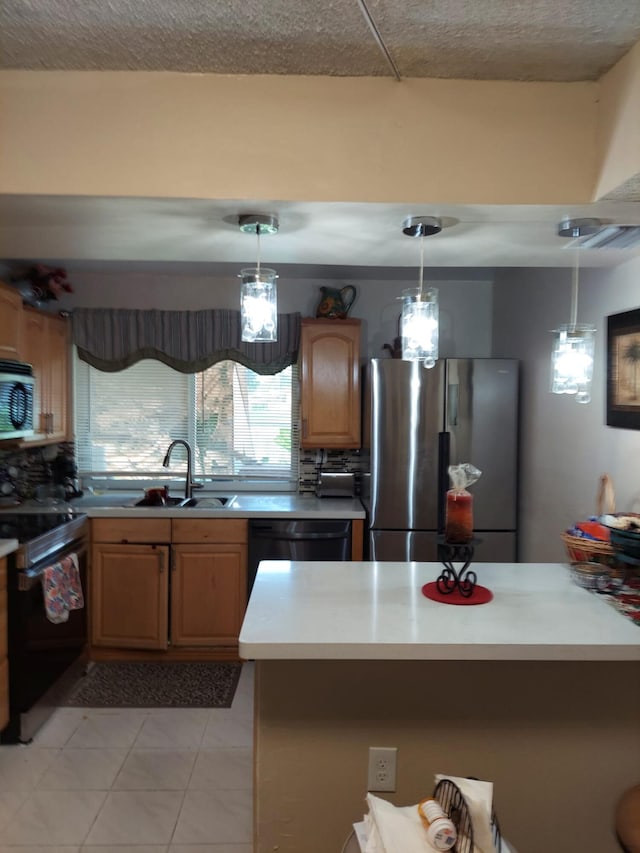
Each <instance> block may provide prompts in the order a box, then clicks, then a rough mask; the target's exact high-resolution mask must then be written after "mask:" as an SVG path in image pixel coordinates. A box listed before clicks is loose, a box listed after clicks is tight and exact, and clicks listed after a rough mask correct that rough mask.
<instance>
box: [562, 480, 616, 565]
mask: <svg viewBox="0 0 640 853" xmlns="http://www.w3.org/2000/svg"><path fill="white" fill-rule="evenodd" d="M615 509H616V501H615V494H614V491H613V483H612V482H611V477H610V476H609V475H608V474H603V475H602V476H601V477H600V486H599V489H598V497H597V501H596V515H597V516H598V517H599V516H601V515H603V513H613V512H615ZM560 538H561V539H562V541H563V542H564V544H565V547H566V549H567V553H568V555H569V561H570V562H571V563H600V564H601V565H605V566H609V567H610V568H612V569H616V568H620V565H621V564H620V561H619V560H618V559H617V557H616V552H615V551H614V549H613V548H612V547H611V545H610V544H609V543H608V542H599V541H598V540H596V539H584V538H583V537H582V536H572V535H571V534H570V533H566V532H565V533H562V534H561V537H560Z"/></svg>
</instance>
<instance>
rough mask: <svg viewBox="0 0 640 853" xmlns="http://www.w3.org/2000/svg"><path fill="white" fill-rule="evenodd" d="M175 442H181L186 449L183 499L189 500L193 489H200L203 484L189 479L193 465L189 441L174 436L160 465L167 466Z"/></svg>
mask: <svg viewBox="0 0 640 853" xmlns="http://www.w3.org/2000/svg"><path fill="white" fill-rule="evenodd" d="M176 444H181V445H182V446H183V447H185V448H186V451H187V478H186V480H185V484H184V499H185V501H190V500H191V498H192V497H193V489H202V488H203V486H202V483H194V481H193V480H192V479H191V477H192V475H193V465H192V459H193V451H192V450H191V445H190V444H189V442H188V441H185V440H184V439H182V438H176V440H175V441H172V442H171V444H170V445H169V447H168V448H167V452H166V453H165V456H164V459H163V460H162V466H163V467H164V468H168V467H169V460H170V459H171V451H172V450H173V448H174V447H175V446H176Z"/></svg>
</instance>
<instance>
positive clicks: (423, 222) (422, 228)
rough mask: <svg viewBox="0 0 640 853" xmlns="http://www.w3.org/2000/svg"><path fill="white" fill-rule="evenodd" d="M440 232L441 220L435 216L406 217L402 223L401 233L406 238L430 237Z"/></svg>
mask: <svg viewBox="0 0 640 853" xmlns="http://www.w3.org/2000/svg"><path fill="white" fill-rule="evenodd" d="M441 231H442V220H441V219H439V218H438V217H437V216H408V217H407V218H406V219H405V220H404V222H403V223H402V233H403V234H406V235H407V237H432V236H433V235H434V234H439V233H440V232H441Z"/></svg>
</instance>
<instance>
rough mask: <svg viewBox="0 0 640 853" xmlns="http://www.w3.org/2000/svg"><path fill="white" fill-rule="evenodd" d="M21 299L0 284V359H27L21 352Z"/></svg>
mask: <svg viewBox="0 0 640 853" xmlns="http://www.w3.org/2000/svg"><path fill="white" fill-rule="evenodd" d="M21 318H22V297H21V296H20V293H19V292H18V291H17V290H15V289H14V288H13V287H10V286H9V285H8V284H4V283H2V282H0V358H11V359H14V360H18V359H22V360H23V361H27V359H26V358H25V357H24V356H23V355H22V352H21V343H22V342H21V322H20V321H21Z"/></svg>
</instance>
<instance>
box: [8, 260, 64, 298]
mask: <svg viewBox="0 0 640 853" xmlns="http://www.w3.org/2000/svg"><path fill="white" fill-rule="evenodd" d="M16 280H17V281H19V282H20V283H21V284H22V285H23V287H21V288H20V290H21V292H22V297H23V299H24V300H25V302H49V301H50V300H52V299H58V298H59V297H60V296H62V294H63V293H73V287H72V286H71V282H70V281H68V279H67V271H66V270H65V269H63V268H62V267H47V266H45V265H44V264H35V265H34V266H32V267H30V268H29V269H28V270H27V272H26V273H25V274H23V275H21V276H20V277H19V278H17V279H16ZM25 284H27V287H28V286H29V285H30V289H31V293H30V294H28V293H25V292H24V285H25ZM29 297H31V298H29Z"/></svg>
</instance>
